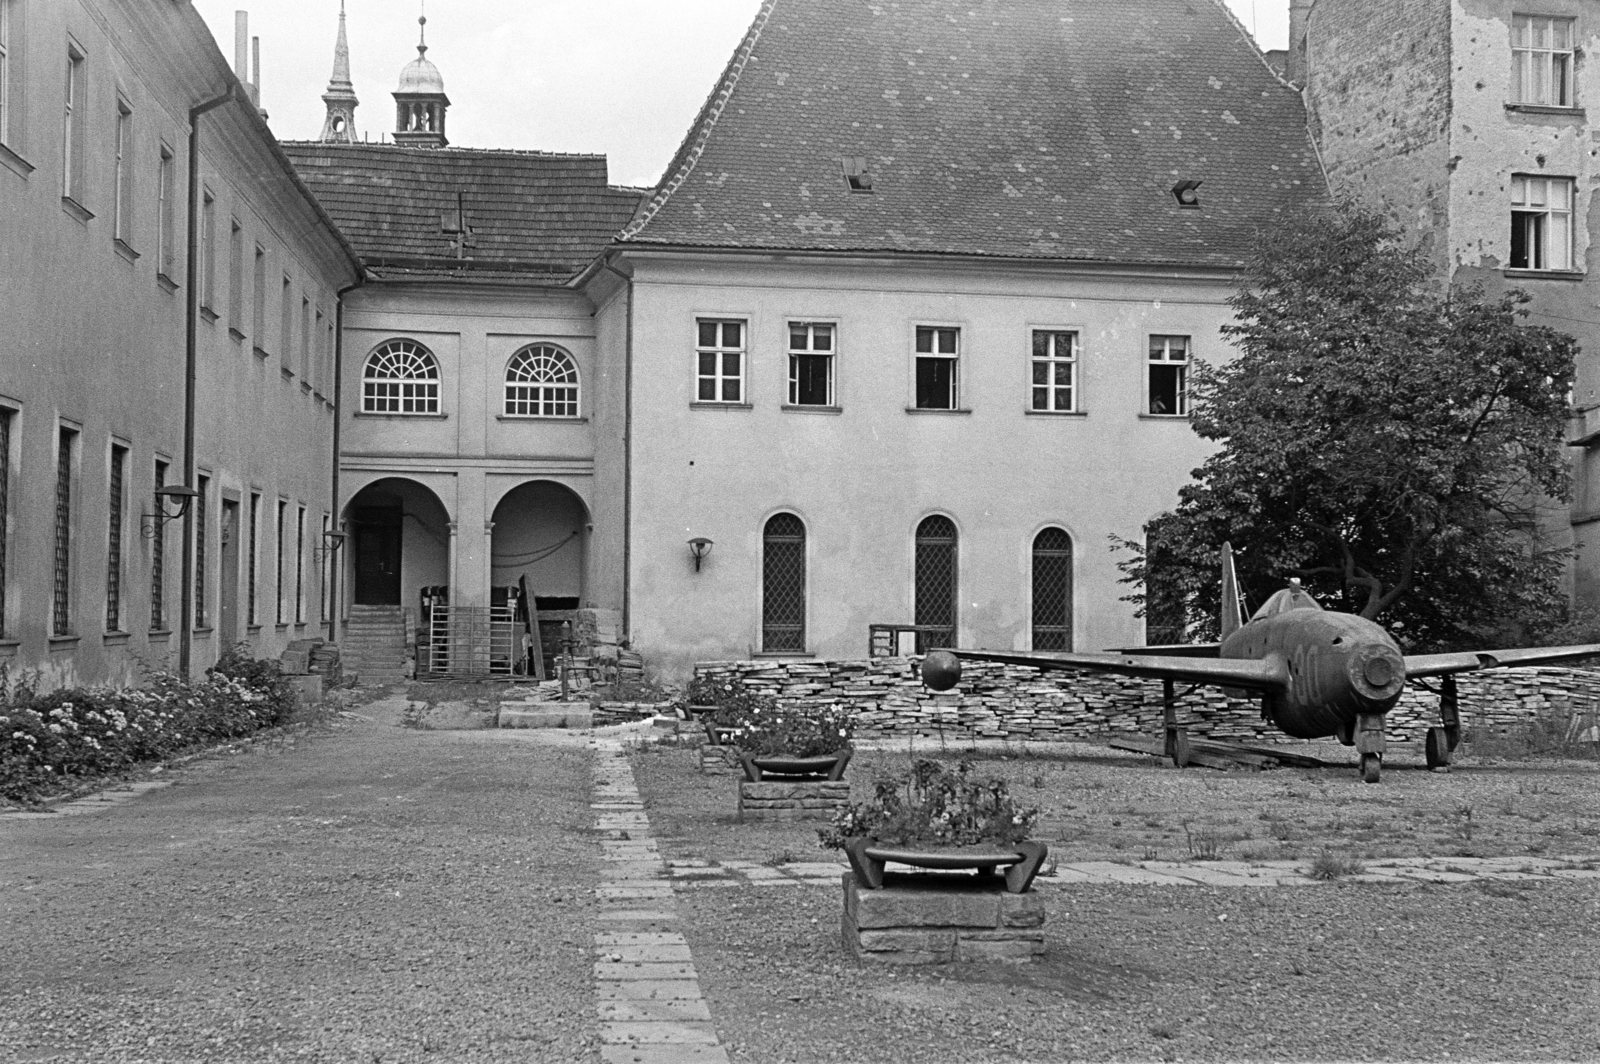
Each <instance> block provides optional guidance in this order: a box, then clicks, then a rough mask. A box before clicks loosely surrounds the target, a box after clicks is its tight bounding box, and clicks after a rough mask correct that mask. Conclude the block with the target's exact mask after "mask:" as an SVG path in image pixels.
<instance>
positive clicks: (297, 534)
mask: <svg viewBox="0 0 1600 1064" xmlns="http://www.w3.org/2000/svg"><path fill="white" fill-rule="evenodd" d="M305 620H306V508H305V507H304V506H301V507H298V508H297V511H296V513H295V518H294V623H296V624H304V623H305Z"/></svg>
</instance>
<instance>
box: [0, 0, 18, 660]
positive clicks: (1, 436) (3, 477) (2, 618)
mask: <svg viewBox="0 0 1600 1064" xmlns="http://www.w3.org/2000/svg"><path fill="white" fill-rule="evenodd" d="M3 9H4V0H0V10H3ZM15 417H16V414H15V412H14V411H12V410H9V409H7V408H6V407H3V406H0V639H4V638H6V635H7V632H8V631H9V630H8V629H7V627H6V616H7V613H6V559H7V557H9V556H10V550H9V547H10V546H11V544H10V534H9V526H10V521H11V514H10V504H11V423H12V421H13V420H15Z"/></svg>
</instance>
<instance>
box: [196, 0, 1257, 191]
mask: <svg viewBox="0 0 1600 1064" xmlns="http://www.w3.org/2000/svg"><path fill="white" fill-rule="evenodd" d="M1123 2H1127V3H1137V2H1138V0H1123ZM1227 3H1228V6H1229V7H1231V8H1233V10H1234V12H1235V14H1237V15H1238V17H1239V19H1240V21H1242V22H1243V23H1244V24H1245V26H1246V27H1247V28H1253V29H1254V30H1255V32H1256V35H1257V39H1258V40H1259V41H1261V43H1262V46H1263V47H1264V48H1282V47H1283V46H1284V41H1285V40H1286V39H1287V37H1288V19H1289V16H1288V0H1227ZM1108 4H1109V0H1108ZM759 6H760V0H428V2H427V13H428V26H427V32H428V58H429V59H430V60H432V61H433V62H434V63H435V64H436V65H437V66H438V67H439V72H440V74H442V75H443V77H444V86H445V93H446V94H447V95H448V96H449V97H450V116H449V124H448V126H447V127H446V128H447V131H448V133H449V136H450V142H451V143H452V144H458V145H463V146H469V147H474V148H524V149H530V148H531V149H539V150H543V151H562V152H598V153H601V154H604V155H606V156H607V157H608V158H609V160H610V171H611V180H612V181H613V182H614V183H616V184H626V185H653V184H655V181H656V179H657V178H658V177H659V176H660V174H661V171H662V169H663V168H664V167H665V166H666V165H667V162H668V161H669V160H670V159H671V157H672V153H673V152H674V151H675V150H676V149H677V147H678V142H679V141H680V140H681V139H682V137H683V135H684V133H685V132H686V131H687V130H688V127H689V123H690V122H691V121H692V120H693V119H694V116H695V113H696V112H697V111H698V110H699V108H700V104H701V103H702V102H703V101H704V100H705V98H706V95H707V93H709V92H710V91H711V87H712V85H713V83H714V82H715V81H716V78H717V75H718V74H720V73H721V71H722V67H723V65H724V64H725V63H726V62H727V60H728V56H729V55H731V54H732V52H733V49H734V47H735V46H736V45H737V44H738V43H739V40H740V38H741V37H742V36H743V35H744V31H745V29H746V28H747V27H748V26H749V24H750V20H751V19H752V18H754V17H755V12H756V10H757V8H758V7H759ZM194 7H195V10H197V11H199V12H200V14H201V15H202V16H203V17H204V18H205V20H206V23H207V24H208V25H209V26H210V27H211V32H212V33H213V34H215V35H216V38H217V41H218V44H219V46H220V47H221V48H222V54H223V55H225V56H228V57H229V58H230V59H231V58H232V57H233V37H234V34H233V26H234V11H236V10H238V9H240V8H247V9H248V10H249V12H250V34H251V36H253V37H260V38H261V102H262V106H264V107H265V108H266V109H267V111H268V113H269V114H270V116H271V124H272V129H273V132H275V133H276V134H277V135H278V137H279V138H280V139H282V140H310V139H313V138H315V137H316V136H317V135H318V134H319V133H321V131H322V119H323V115H324V114H325V108H324V106H323V103H322V99H321V97H322V93H323V91H324V90H325V89H326V88H327V85H328V75H329V73H331V72H332V69H333V45H334V39H335V36H336V35H337V33H338V26H339V0H260V2H257V3H256V4H255V5H254V6H250V4H249V0H194ZM418 8H419V4H418V2H417V0H346V3H345V11H346V16H347V25H348V32H349V38H350V72H351V79H352V80H353V81H354V82H355V88H356V95H357V96H358V97H359V98H360V100H361V105H360V107H358V108H357V109H356V130H357V132H359V133H364V134H366V135H367V136H368V137H370V138H371V139H372V140H374V141H375V140H377V139H378V136H379V134H380V133H384V132H387V131H389V130H392V129H393V128H394V100H393V98H392V97H391V96H390V95H389V94H390V93H391V92H393V91H394V88H395V85H396V83H397V82H398V80H399V76H400V68H401V67H403V66H405V64H406V63H408V62H410V61H411V60H412V59H414V58H415V57H416V54H417V52H416V46H417V14H418Z"/></svg>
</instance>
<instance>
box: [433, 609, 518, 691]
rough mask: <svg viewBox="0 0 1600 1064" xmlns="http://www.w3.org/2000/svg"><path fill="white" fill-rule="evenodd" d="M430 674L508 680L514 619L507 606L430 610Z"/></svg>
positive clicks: (513, 637) (513, 638)
mask: <svg viewBox="0 0 1600 1064" xmlns="http://www.w3.org/2000/svg"><path fill="white" fill-rule="evenodd" d="M431 612H432V615H433V617H432V621H433V623H432V626H431V630H430V631H429V633H428V634H429V636H430V639H429V647H428V653H429V655H430V657H431V660H430V661H429V671H430V672H432V674H433V675H435V676H452V677H472V676H510V675H511V664H512V661H513V659H514V656H515V655H514V648H515V646H516V643H515V640H516V618H515V616H514V612H513V609H512V607H510V606H445V605H437V606H434V607H433V609H432V611H431Z"/></svg>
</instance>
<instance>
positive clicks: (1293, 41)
mask: <svg viewBox="0 0 1600 1064" xmlns="http://www.w3.org/2000/svg"><path fill="white" fill-rule="evenodd" d="M1314 3H1316V0H1289V55H1288V58H1287V60H1286V61H1285V67H1286V71H1285V76H1286V77H1287V78H1288V79H1289V80H1290V81H1292V82H1294V83H1295V84H1296V85H1304V84H1305V83H1306V75H1307V73H1308V70H1309V64H1308V63H1307V61H1306V23H1307V22H1309V21H1310V19H1311V7H1312V5H1313V4H1314Z"/></svg>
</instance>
